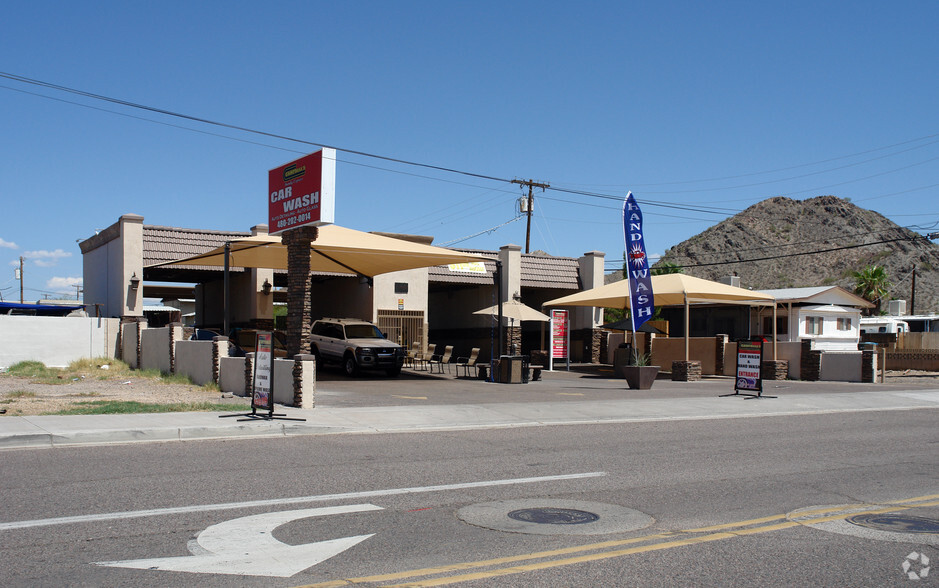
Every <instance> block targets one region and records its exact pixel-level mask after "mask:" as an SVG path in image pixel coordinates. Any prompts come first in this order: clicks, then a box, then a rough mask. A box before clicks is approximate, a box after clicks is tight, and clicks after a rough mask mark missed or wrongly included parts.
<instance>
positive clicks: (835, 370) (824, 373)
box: [818, 351, 861, 382]
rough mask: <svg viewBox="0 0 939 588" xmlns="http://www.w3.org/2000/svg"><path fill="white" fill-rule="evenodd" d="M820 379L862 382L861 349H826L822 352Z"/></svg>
mask: <svg viewBox="0 0 939 588" xmlns="http://www.w3.org/2000/svg"><path fill="white" fill-rule="evenodd" d="M818 379H819V380H824V381H828V382H860V381H861V352H860V351H826V352H825V353H822V370H821V373H820V374H819V378H818Z"/></svg>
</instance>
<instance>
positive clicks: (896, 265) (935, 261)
mask: <svg viewBox="0 0 939 588" xmlns="http://www.w3.org/2000/svg"><path fill="white" fill-rule="evenodd" d="M665 262H671V263H675V264H677V265H680V266H682V267H684V271H685V273H687V274H690V275H693V276H697V277H701V278H706V279H709V280H718V281H719V280H720V279H721V278H723V277H725V276H729V275H733V274H735V273H736V275H738V276H739V277H740V285H741V286H743V287H744V288H753V289H756V290H760V289H771V288H792V287H801V286H826V285H837V286H841V287H843V288H845V289H846V290H848V291H853V290H854V280H853V278H852V277H851V273H852V272H854V271H859V270H862V269H864V268H865V267H866V266H868V265H880V266H882V267H884V268H885V269H886V271H887V275H888V277H889V279H890V281H891V283H892V284H893V285H892V286H891V288H890V296H889V298H890V299H901V300H906V301H907V312H909V311H910V307H911V303H912V302H914V301H913V300H912V299H911V294H912V278H913V266H914V265H915V266H916V292H915V311H916V313H917V314H924V313H929V312H937V311H939V245H936V244H934V243H932V242H931V241H929V240H927V239H926V238H925V237H923V236H922V235H920V234H919V233H916V232H914V231H911V230H909V229H906V228H903V227H900V226H898V225H896V224H895V223H893V222H891V221H890V220H888V219H887V218H885V217H883V216H882V215H880V214H878V213H876V212H873V211H870V210H866V209H863V208H860V207H858V206H855V205H854V204H852V203H851V202H850V201H848V200H843V199H841V198H836V197H835V196H819V197H817V198H810V199H808V200H792V199H790V198H783V197H776V198H769V199H767V200H764V201H762V202H759V203H757V204H754V205H753V206H751V207H749V208H747V209H746V210H744V211H743V212H740V213H738V214H736V215H734V216H733V217H730V218H728V219H726V220H724V221H721V222H720V223H718V224H716V225H714V226H713V227H711V228H709V229H707V230H706V231H704V232H702V233H699V234H698V235H695V236H694V237H692V238H690V239H688V240H687V241H683V242H682V243H679V244H678V245H676V246H674V247H672V248H670V249H668V251H666V252H665V255H664V256H663V257H662V259H661V260H659V262H658V264H657V265H659V264H662V263H665ZM886 308H887V305H886V304H884V305H883V309H884V310H886Z"/></svg>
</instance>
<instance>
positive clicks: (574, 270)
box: [143, 225, 580, 290]
mask: <svg viewBox="0 0 939 588" xmlns="http://www.w3.org/2000/svg"><path fill="white" fill-rule="evenodd" d="M250 236H251V233H250V232H239V231H209V230H201V229H182V228H176V227H161V226H156V225H144V226H143V265H144V267H147V266H152V265H154V264H158V263H166V262H171V261H177V260H180V259H185V258H187V257H192V256H194V255H199V254H200V253H205V252H206V251H210V250H212V249H215V248H216V247H221V246H222V245H224V244H225V242H226V241H231V240H234V239H243V238H245V237H250ZM458 251H465V252H470V253H477V254H479V255H481V256H482V257H486V258H489V259H491V260H492V261H488V260H487V261H485V262H484V264H485V266H486V273H484V274H483V273H479V274H476V273H470V272H454V271H450V269H449V267H448V266H445V265H442V266H434V267H431V268H429V271H428V274H429V275H428V280H429V282H430V283H439V284H492V283H493V279H494V275H495V271H496V263H495V259H496V258H497V257H498V255H499V254H498V252H496V251H485V250H478V249H458ZM521 260H522V267H521V285H522V287H526V288H556V289H565V290H579V289H580V278H579V272H578V265H577V260H576V259H574V258H572V257H553V256H549V255H534V254H522V256H521ZM186 269H189V270H203V271H213V272H215V271H219V272H220V271H221V268H217V267H201V266H192V267H190V266H186V267H185V268H183V267H179V268H178V269H177V270H176V271H174V272H172V273H173V274H176V273H178V272H179V270H182V271H183V272H185V270H186ZM232 269H233V270H235V269H236V268H232ZM238 269H240V268H238ZM161 273H164V272H161ZM165 273H167V274H170V271H169V268H166V272H165ZM278 273H282V272H281V271H278ZM329 275H333V274H329ZM336 275H339V274H336Z"/></svg>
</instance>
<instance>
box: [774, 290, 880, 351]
mask: <svg viewBox="0 0 939 588" xmlns="http://www.w3.org/2000/svg"><path fill="white" fill-rule="evenodd" d="M761 292H764V293H766V294H769V295H771V296H773V297H775V298H776V303H777V304H778V305H780V306H781V307H782V308H780V309H779V310H777V313H776V336H777V338H778V340H779V341H805V340H811V341H814V348H815V349H820V350H825V351H842V350H845V351H856V350H857V345H858V341H860V334H861V330H860V325H861V310H862V309H864V308H871V307H872V306H873V304H871V303H870V302H868V301H867V300H865V299H863V298H861V297H860V296H857V295H855V294H852V293H851V292H848V291H847V290H845V289H844V288H841V287H839V286H817V287H808V288H782V289H778V290H761ZM757 312H758V315H757V319H758V320H759V324H760V329H761V331H760V332H761V333H762V334H763V335H764V336H771V335H772V332H773V318H772V314H770V311H767V310H759V311H757Z"/></svg>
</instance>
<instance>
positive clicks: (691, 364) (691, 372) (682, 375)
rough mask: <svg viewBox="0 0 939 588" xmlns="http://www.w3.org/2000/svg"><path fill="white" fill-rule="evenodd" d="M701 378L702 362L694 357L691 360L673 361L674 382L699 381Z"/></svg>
mask: <svg viewBox="0 0 939 588" xmlns="http://www.w3.org/2000/svg"><path fill="white" fill-rule="evenodd" d="M700 379H701V362H700V361H698V360H696V359H692V360H691V361H684V360H682V361H673V362H672V381H673V382H697V381H698V380H700Z"/></svg>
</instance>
